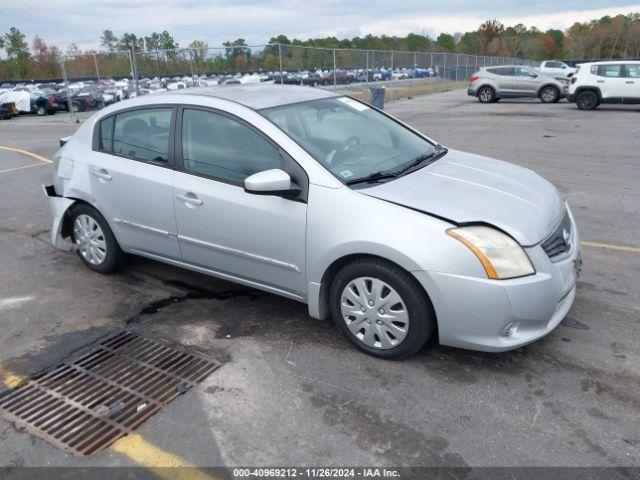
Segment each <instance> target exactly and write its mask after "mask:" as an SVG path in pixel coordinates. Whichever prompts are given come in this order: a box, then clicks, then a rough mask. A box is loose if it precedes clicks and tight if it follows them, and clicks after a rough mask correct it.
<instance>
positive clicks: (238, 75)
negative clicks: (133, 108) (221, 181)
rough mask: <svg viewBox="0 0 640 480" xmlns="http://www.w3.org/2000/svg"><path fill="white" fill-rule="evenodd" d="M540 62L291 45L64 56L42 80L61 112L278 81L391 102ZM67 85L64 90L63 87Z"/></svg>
mask: <svg viewBox="0 0 640 480" xmlns="http://www.w3.org/2000/svg"><path fill="white" fill-rule="evenodd" d="M506 64H522V65H530V66H533V65H534V62H532V61H529V60H523V59H518V58H510V57H491V56H481V55H467V54H456V53H445V52H402V51H387V50H364V49H342V48H319V47H307V46H300V45H289V44H286V45H285V44H267V45H249V46H247V45H234V44H229V45H224V46H220V47H207V46H205V45H204V44H203V46H202V48H187V49H179V50H142V51H140V50H137V49H133V50H130V51H114V52H100V53H86V54H78V55H75V56H68V55H65V56H63V57H62V58H60V77H59V78H55V79H38V80H37V81H38V82H47V81H50V82H53V83H49V84H48V85H50V86H51V87H52V88H54V89H57V90H59V91H60V92H64V95H61V96H59V100H60V102H59V104H60V105H59V108H60V109H64V110H68V111H69V112H70V114H71V117H72V119H73V120H74V121H75V120H76V118H75V114H76V113H77V112H78V111H83V110H87V109H96V108H102V107H104V106H105V105H108V104H110V103H113V102H116V101H120V100H124V99H126V98H130V97H132V96H137V95H144V94H148V93H154V92H155V91H159V90H164V89H169V90H172V89H180V88H190V87H193V86H211V85H221V84H229V83H259V82H274V83H288V84H297V85H309V86H318V87H325V88H338V89H345V90H348V91H349V92H350V93H352V94H354V95H355V96H358V97H360V98H363V99H367V98H368V95H369V87H371V86H373V85H370V84H377V85H384V87H385V88H386V89H387V92H388V94H389V97H390V99H394V98H400V97H403V96H406V97H411V96H415V95H421V94H423V93H428V92H429V91H439V89H450V88H455V87H459V86H462V84H453V83H452V82H466V81H467V79H468V78H469V77H470V76H471V75H472V74H473V73H474V72H475V71H477V70H478V69H479V68H481V67H487V66H493V65H506ZM60 87H62V88H60Z"/></svg>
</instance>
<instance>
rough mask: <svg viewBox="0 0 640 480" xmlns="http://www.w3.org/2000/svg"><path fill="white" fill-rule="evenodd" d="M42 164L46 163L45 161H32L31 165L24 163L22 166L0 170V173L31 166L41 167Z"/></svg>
mask: <svg viewBox="0 0 640 480" xmlns="http://www.w3.org/2000/svg"><path fill="white" fill-rule="evenodd" d="M43 165H46V163H32V164H31V165H25V166H23V167H14V168H7V169H5V170H0V173H7V172H15V171H16V170H23V169H25V168H31V167H42V166H43Z"/></svg>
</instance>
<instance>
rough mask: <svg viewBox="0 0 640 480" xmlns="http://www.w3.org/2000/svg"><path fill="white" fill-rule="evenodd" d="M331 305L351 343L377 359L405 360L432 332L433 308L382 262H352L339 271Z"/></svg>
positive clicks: (415, 286) (414, 285) (405, 275)
mask: <svg viewBox="0 0 640 480" xmlns="http://www.w3.org/2000/svg"><path fill="white" fill-rule="evenodd" d="M330 305H331V314H332V317H333V320H334V322H335V323H336V324H337V325H338V327H339V328H340V329H341V330H342V331H343V333H344V334H345V335H346V336H347V338H348V339H349V340H350V341H351V343H353V344H354V345H355V346H356V347H358V348H359V349H360V350H362V351H364V352H366V353H368V354H370V355H374V356H376V357H381V358H389V359H393V358H403V357H407V356H409V355H411V354H413V353H415V352H417V351H418V350H419V349H420V348H421V347H422V346H423V345H424V344H425V343H426V341H427V340H428V339H429V337H430V336H431V335H432V334H433V331H434V329H435V315H434V313H433V308H432V307H431V303H430V302H429V300H428V298H427V296H426V294H425V293H424V291H423V290H422V288H421V287H420V285H419V284H418V282H417V281H416V280H415V278H413V277H412V276H411V275H410V274H409V273H407V272H405V271H404V270H402V269H401V268H399V267H397V266H395V265H393V264H391V263H389V262H385V261H384V260H378V259H362V260H356V261H354V262H352V263H350V264H348V265H346V266H345V267H344V268H343V269H342V270H340V272H339V273H338V274H337V275H336V277H335V279H334V281H333V283H332V285H331V291H330Z"/></svg>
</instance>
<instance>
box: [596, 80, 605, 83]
mask: <svg viewBox="0 0 640 480" xmlns="http://www.w3.org/2000/svg"><path fill="white" fill-rule="evenodd" d="M596 83H604V80H596Z"/></svg>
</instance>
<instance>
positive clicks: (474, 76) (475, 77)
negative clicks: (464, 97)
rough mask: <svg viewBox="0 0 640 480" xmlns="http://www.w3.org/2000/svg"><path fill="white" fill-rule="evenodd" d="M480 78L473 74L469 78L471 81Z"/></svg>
mask: <svg viewBox="0 0 640 480" xmlns="http://www.w3.org/2000/svg"><path fill="white" fill-rule="evenodd" d="M477 79H478V77H477V76H476V75H471V78H470V79H469V81H470V82H475V81H476V80H477Z"/></svg>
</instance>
